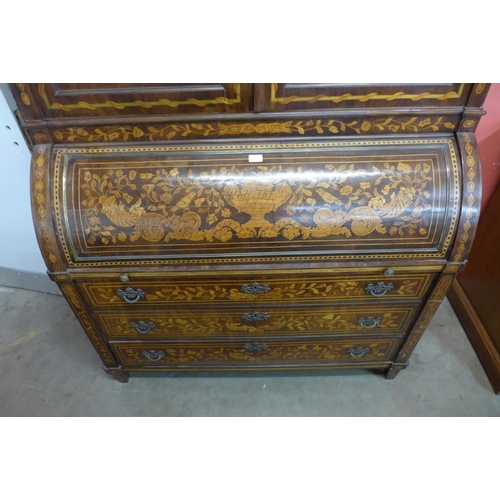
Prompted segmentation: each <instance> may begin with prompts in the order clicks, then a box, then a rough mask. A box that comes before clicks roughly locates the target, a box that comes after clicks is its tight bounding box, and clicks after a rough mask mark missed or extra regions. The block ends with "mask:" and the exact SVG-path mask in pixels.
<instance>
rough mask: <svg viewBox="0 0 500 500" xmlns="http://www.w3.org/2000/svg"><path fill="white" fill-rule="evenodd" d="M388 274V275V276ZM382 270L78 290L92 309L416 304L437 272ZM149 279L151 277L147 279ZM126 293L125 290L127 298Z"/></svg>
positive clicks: (97, 284) (142, 282)
mask: <svg viewBox="0 0 500 500" xmlns="http://www.w3.org/2000/svg"><path fill="white" fill-rule="evenodd" d="M388 271H390V272H388ZM392 271H393V270H391V269H389V270H386V273H387V274H388V276H385V275H384V271H383V270H380V271H377V272H371V273H356V274H346V273H342V272H339V273H335V274H332V272H331V270H327V271H325V273H318V274H305V275H304V274H299V273H298V272H297V271H294V272H293V273H283V274H279V275H277V274H260V275H259V274H250V275H245V274H244V273H236V274H234V275H224V276H217V275H215V276H207V275H203V274H200V275H197V276H192V275H191V276H185V277H182V276H172V277H169V278H168V279H165V278H163V279H162V278H156V279H151V278H150V277H148V275H146V278H145V277H144V275H140V274H132V273H131V274H130V275H126V279H128V280H129V281H128V282H127V283H123V282H120V280H119V278H118V277H116V278H114V279H109V280H102V279H90V278H89V279H79V280H78V281H77V283H78V287H79V288H80V291H81V293H82V295H83V296H84V297H85V299H86V300H87V302H88V303H89V304H90V305H91V306H92V307H93V308H95V309H108V308H110V307H111V308H120V307H127V308H128V307H134V308H145V307H149V306H155V305H169V306H174V307H175V306H176V305H177V306H180V305H184V304H214V303H217V304H241V303H259V304H260V303H262V304H265V303H276V302H279V303H295V304H299V303H307V302H309V303H310V302H314V303H318V302H331V301H335V302H346V301H353V302H354V301H355V302H369V301H372V300H376V301H380V302H384V301H388V300H389V301H398V300H420V299H422V298H423V296H424V295H425V294H426V292H427V291H428V289H429V287H430V286H431V284H432V283H434V281H435V279H436V277H437V273H429V272H427V273H425V272H423V273H409V272H407V271H406V272H400V271H398V270H396V271H395V274H394V275H391V274H390V273H391V272H392ZM149 276H150V275H149ZM127 289H129V292H128V295H127Z"/></svg>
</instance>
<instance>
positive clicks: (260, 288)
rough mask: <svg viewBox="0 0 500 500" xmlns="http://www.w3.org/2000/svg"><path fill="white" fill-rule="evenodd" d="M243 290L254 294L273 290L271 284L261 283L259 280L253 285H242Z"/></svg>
mask: <svg viewBox="0 0 500 500" xmlns="http://www.w3.org/2000/svg"><path fill="white" fill-rule="evenodd" d="M241 291H242V292H243V293H253V294H254V295H259V294H261V293H268V292H270V291H271V287H270V286H269V285H259V284H258V283H257V282H256V283H252V284H251V285H247V284H245V285H241Z"/></svg>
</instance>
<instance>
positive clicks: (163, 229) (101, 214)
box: [52, 138, 459, 265]
mask: <svg viewBox="0 0 500 500" xmlns="http://www.w3.org/2000/svg"><path fill="white" fill-rule="evenodd" d="M52 162H53V165H54V168H53V175H54V189H55V196H56V200H57V201H58V202H57V203H55V211H56V218H57V221H58V224H57V228H58V233H59V238H60V240H61V246H62V249H63V250H64V252H65V255H66V257H67V259H68V262H69V264H70V265H73V264H76V265H85V264H86V263H90V264H95V263H97V262H102V263H110V264H112V263H123V261H127V262H130V261H134V262H135V263H139V264H140V263H145V264H148V263H151V262H152V261H157V262H159V263H164V262H165V261H168V260H169V259H173V260H175V259H181V260H184V261H186V260H189V259H203V258H212V259H213V258H217V257H219V258H222V257H228V256H233V257H237V258H240V259H241V258H245V257H251V256H259V257H262V256H275V257H274V258H276V256H278V257H279V256H281V257H282V258H285V257H287V258H291V257H292V256H296V257H301V258H306V257H307V256H311V257H314V256H316V257H317V256H318V255H327V256H329V258H336V259H352V258H354V257H358V256H359V257H360V258H361V257H362V258H381V257H382V256H383V257H384V258H398V259H402V258H415V257H421V258H432V257H439V258H442V257H444V256H445V255H446V253H447V251H448V249H449V245H450V241H451V240H452V237H453V235H454V231H455V224H456V218H457V217H456V216H457V211H458V203H459V175H458V166H457V152H456V146H455V143H454V140H453V139H451V138H440V139H418V140H417V139H409V140H403V139H400V140H354V141H353V140H350V141H340V140H339V141H334V142H314V143H288V144H276V143H272V142H270V143H259V144H258V145H251V144H241V143H240V144H238V143H229V144H226V145H218V144H209V145H189V146H183V145H176V146H161V147H153V146H142V147H131V146H114V147H113V146H104V147H79V148H70V147H55V148H54V151H53V159H52Z"/></svg>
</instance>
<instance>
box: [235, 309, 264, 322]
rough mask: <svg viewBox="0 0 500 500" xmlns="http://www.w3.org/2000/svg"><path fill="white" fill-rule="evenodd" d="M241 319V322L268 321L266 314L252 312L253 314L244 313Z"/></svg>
mask: <svg viewBox="0 0 500 500" xmlns="http://www.w3.org/2000/svg"><path fill="white" fill-rule="evenodd" d="M241 319H242V320H243V321H263V320H265V319H269V314H268V313H266V312H264V313H259V312H257V311H254V312H253V313H244V314H243V316H242V317H241Z"/></svg>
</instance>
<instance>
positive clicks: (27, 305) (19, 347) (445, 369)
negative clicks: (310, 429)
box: [0, 287, 500, 417]
mask: <svg viewBox="0 0 500 500" xmlns="http://www.w3.org/2000/svg"><path fill="white" fill-rule="evenodd" d="M0 318H1V327H0V331H1V334H0V416H180V417H187V416H332V417H333V416H449V417H452V416H500V396H496V395H495V394H494V393H493V391H492V389H491V387H490V385H489V383H488V379H487V377H486V375H485V373H484V371H483V368H482V366H481V364H480V362H479V360H478V359H477V357H476V355H475V353H474V350H473V348H472V346H471V345H470V343H469V340H468V339H467V337H466V335H465V333H464V330H463V329H462V327H461V325H460V323H459V321H458V319H457V317H456V316H455V313H454V311H453V309H452V308H451V306H450V304H449V303H448V302H447V301H446V302H444V303H443V304H442V305H441V307H440V308H439V310H438V312H437V313H436V316H435V317H434V319H433V321H432V323H431V325H430V326H429V328H428V329H427V331H426V333H425V334H424V336H423V338H422V340H421V341H420V343H419V344H418V346H417V348H416V349H415V351H414V354H413V356H412V358H411V360H410V366H409V368H407V369H406V370H404V371H403V372H401V373H400V374H399V375H398V376H397V377H396V379H394V380H392V381H389V380H385V379H384V378H383V376H381V375H379V374H375V373H373V372H370V371H364V370H349V371H317V372H314V371H307V372H260V373H222V374H214V373H212V374H211V373H194V374H172V373H170V374H142V375H139V374H135V375H134V374H131V377H130V381H129V383H128V384H121V383H119V382H117V381H116V380H115V379H114V378H113V377H111V376H109V375H106V374H105V373H104V371H103V370H102V365H101V362H100V359H99V358H98V356H97V354H96V353H95V351H94V348H93V347H92V345H91V344H90V342H89V341H88V340H87V337H86V335H85V334H84V332H83V330H82V329H81V327H80V325H79V323H78V322H77V320H76V319H75V317H74V315H73V313H72V312H71V310H70V308H69V306H68V305H67V304H66V301H65V300H64V299H63V298H62V297H61V296H58V295H51V294H44V293H41V292H33V291H28V290H22V289H17V288H6V287H0Z"/></svg>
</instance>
